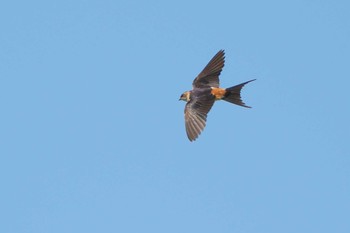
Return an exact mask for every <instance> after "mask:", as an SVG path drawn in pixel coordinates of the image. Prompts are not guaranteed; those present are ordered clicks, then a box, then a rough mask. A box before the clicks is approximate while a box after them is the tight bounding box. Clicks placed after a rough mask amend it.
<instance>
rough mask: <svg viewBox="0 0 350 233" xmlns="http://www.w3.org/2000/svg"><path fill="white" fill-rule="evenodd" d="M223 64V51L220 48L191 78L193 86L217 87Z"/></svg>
mask: <svg viewBox="0 0 350 233" xmlns="http://www.w3.org/2000/svg"><path fill="white" fill-rule="evenodd" d="M224 65H225V51H224V50H220V51H219V52H218V53H217V54H216V55H215V56H214V57H213V58H212V59H211V60H210V61H209V63H208V64H207V65H206V66H205V67H204V69H203V70H202V72H200V73H199V75H198V76H197V77H196V78H195V79H194V80H193V83H192V85H193V87H194V88H203V87H219V84H220V81H219V75H220V73H221V71H222V68H223V67H224Z"/></svg>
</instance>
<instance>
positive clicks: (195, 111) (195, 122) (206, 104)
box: [185, 95, 215, 141]
mask: <svg viewBox="0 0 350 233" xmlns="http://www.w3.org/2000/svg"><path fill="white" fill-rule="evenodd" d="M214 102H215V97H214V96H213V95H206V96H202V97H199V98H194V99H191V100H190V101H189V102H188V103H187V104H186V107H185V125H186V133H187V137H188V139H189V140H190V141H194V140H196V138H197V137H198V136H199V135H200V133H201V132H202V131H203V129H204V127H205V125H206V121H207V114H208V112H209V111H210V109H211V107H212V106H213V104H214Z"/></svg>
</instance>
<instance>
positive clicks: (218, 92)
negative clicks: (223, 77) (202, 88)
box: [211, 87, 226, 100]
mask: <svg viewBox="0 0 350 233" xmlns="http://www.w3.org/2000/svg"><path fill="white" fill-rule="evenodd" d="M211 94H212V95H214V96H215V99H216V100H221V99H222V97H224V96H225V94H226V90H225V89H224V88H218V87H212V90H211Z"/></svg>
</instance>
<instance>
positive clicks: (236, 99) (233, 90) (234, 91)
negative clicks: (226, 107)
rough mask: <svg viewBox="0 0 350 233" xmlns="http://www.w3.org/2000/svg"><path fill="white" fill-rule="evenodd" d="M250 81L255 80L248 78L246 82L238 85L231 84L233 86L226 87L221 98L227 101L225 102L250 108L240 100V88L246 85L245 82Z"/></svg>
mask: <svg viewBox="0 0 350 233" xmlns="http://www.w3.org/2000/svg"><path fill="white" fill-rule="evenodd" d="M252 81H255V79H253V80H249V81H247V82H244V83H241V84H238V85H236V86H233V87H229V88H226V93H225V96H224V97H223V98H222V99H223V100H225V101H227V102H230V103H233V104H237V105H239V106H242V107H246V108H251V107H249V106H247V105H245V103H244V102H243V101H242V99H241V90H242V88H243V86H244V85H246V84H247V83H250V82H252Z"/></svg>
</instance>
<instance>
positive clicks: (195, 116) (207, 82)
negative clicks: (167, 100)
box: [180, 50, 255, 141]
mask: <svg viewBox="0 0 350 233" xmlns="http://www.w3.org/2000/svg"><path fill="white" fill-rule="evenodd" d="M224 64H225V52H224V50H220V51H219V52H218V53H217V54H216V55H215V56H214V57H213V58H212V59H211V60H210V61H209V63H208V64H207V65H206V67H204V69H203V70H202V72H200V73H199V75H198V76H197V77H196V78H195V79H194V80H193V83H192V86H193V89H192V90H191V91H186V92H184V93H183V94H182V95H181V97H180V100H184V101H186V102H187V104H186V106H185V126H186V133H187V136H188V139H189V140H190V141H194V140H196V139H197V137H198V136H199V134H200V133H201V132H202V131H203V129H204V127H205V125H206V121H207V114H208V112H209V111H210V109H211V107H212V106H213V104H214V102H215V101H216V100H226V101H228V102H230V103H233V104H237V105H240V106H242V107H248V108H250V107H249V106H246V105H245V104H244V102H243V101H242V99H241V89H242V88H243V86H244V85H245V84H247V83H249V82H252V81H254V80H255V79H254V80H250V81H247V82H244V83H241V84H239V85H236V86H233V87H230V88H226V89H224V88H220V87H219V84H220V81H219V75H220V73H221V71H222V68H223V67H224Z"/></svg>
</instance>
